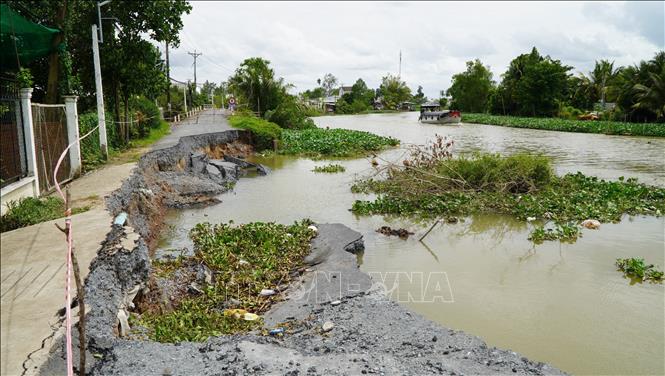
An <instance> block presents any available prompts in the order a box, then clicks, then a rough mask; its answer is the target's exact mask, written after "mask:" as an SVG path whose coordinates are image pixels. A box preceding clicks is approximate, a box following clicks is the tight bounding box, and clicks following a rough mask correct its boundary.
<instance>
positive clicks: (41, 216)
mask: <svg viewBox="0 0 665 376" xmlns="http://www.w3.org/2000/svg"><path fill="white" fill-rule="evenodd" d="M86 210H88V208H87V207H86V208H75V209H73V210H72V212H73V213H74V214H76V213H81V212H84V211H86ZM64 215H65V204H64V202H63V201H62V199H60V198H59V197H53V196H52V197H46V198H38V197H26V198H22V199H20V200H18V201H9V202H8V203H7V212H6V213H5V214H4V215H3V216H2V217H1V218H0V232H5V231H11V230H15V229H17V228H21V227H26V226H32V225H34V224H37V223H41V222H45V221H50V220H52V219H57V218H62V217H63V216H64Z"/></svg>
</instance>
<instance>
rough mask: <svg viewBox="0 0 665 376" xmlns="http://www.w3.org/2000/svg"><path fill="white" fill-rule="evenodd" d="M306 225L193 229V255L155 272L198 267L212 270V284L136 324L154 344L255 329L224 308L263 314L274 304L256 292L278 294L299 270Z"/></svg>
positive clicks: (257, 325) (308, 235)
mask: <svg viewBox="0 0 665 376" xmlns="http://www.w3.org/2000/svg"><path fill="white" fill-rule="evenodd" d="M310 223H311V222H309V221H308V220H304V221H301V222H297V223H294V224H293V225H288V226H287V225H281V224H277V223H263V222H254V223H248V224H243V225H238V226H234V225H233V223H232V222H230V223H228V224H225V223H222V224H219V225H211V224H209V223H201V224H198V225H196V227H194V229H192V231H191V233H190V237H191V238H192V240H193V241H194V249H195V256H194V257H193V258H191V259H189V260H187V261H183V260H180V259H179V260H175V261H172V262H171V263H179V264H177V265H168V264H169V262H161V263H159V266H158V269H159V271H160V273H166V274H169V273H173V270H174V267H180V266H182V263H186V262H190V263H202V264H203V265H205V266H206V267H207V268H209V269H210V270H211V271H212V274H213V275H214V278H213V281H212V283H210V284H207V285H206V286H204V287H203V288H202V293H201V294H199V295H193V296H188V297H186V298H185V299H183V300H182V301H181V302H179V303H177V306H176V307H175V309H173V310H172V311H170V312H165V313H164V312H144V313H143V314H142V316H141V319H140V323H141V324H142V325H144V326H146V327H147V328H148V329H149V333H150V334H149V335H150V337H151V338H152V339H154V340H157V341H159V342H179V341H203V340H205V339H207V338H208V337H210V336H218V335H221V334H230V333H238V332H245V331H249V330H252V329H257V328H260V327H261V321H260V320H256V321H245V320H243V319H242V318H236V317H234V316H233V315H230V314H229V312H231V311H230V309H231V308H233V309H235V308H242V309H244V310H247V311H248V312H252V313H257V314H258V313H263V312H265V311H267V310H268V309H269V308H270V306H271V305H272V303H273V302H275V301H277V300H278V299H279V298H278V297H277V296H276V295H273V296H262V295H261V291H262V290H263V289H271V290H278V289H279V286H283V285H285V284H288V283H289V282H290V281H291V279H292V278H293V276H294V272H296V271H297V270H298V269H299V268H301V267H302V265H303V264H302V261H303V259H304V257H305V256H306V255H307V254H308V253H309V252H310V243H309V242H310V239H311V238H312V237H313V236H314V235H315V233H314V231H312V230H310V229H309V228H308V227H307V226H308V225H309V224H310ZM295 275H297V274H295Z"/></svg>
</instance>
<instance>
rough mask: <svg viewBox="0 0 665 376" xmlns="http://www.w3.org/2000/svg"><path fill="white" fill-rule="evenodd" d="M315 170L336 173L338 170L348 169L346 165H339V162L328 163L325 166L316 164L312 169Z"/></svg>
mask: <svg viewBox="0 0 665 376" xmlns="http://www.w3.org/2000/svg"><path fill="white" fill-rule="evenodd" d="M312 171H313V172H324V173H328V174H336V173H338V172H344V171H346V167H344V166H342V165H339V164H334V163H331V164H327V165H325V166H316V167H314V169H313V170H312Z"/></svg>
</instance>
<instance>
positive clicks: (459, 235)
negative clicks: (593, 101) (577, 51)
mask: <svg viewBox="0 0 665 376" xmlns="http://www.w3.org/2000/svg"><path fill="white" fill-rule="evenodd" d="M415 116H417V115H414V114H395V115H368V116H355V117H347V116H344V117H324V118H317V119H316V121H317V123H319V125H325V126H331V127H334V126H338V127H346V128H355V129H366V130H371V131H373V132H377V133H382V134H386V135H392V136H395V137H398V138H400V139H401V140H403V141H404V142H417V143H423V141H424V140H425V139H426V138H427V137H430V136H431V135H433V134H434V133H435V132H438V133H443V134H446V133H448V131H449V132H451V133H454V136H455V137H456V142H457V148H458V151H459V152H464V151H469V150H478V149H482V150H490V151H496V152H514V151H520V150H528V151H539V152H543V153H545V154H547V155H551V156H552V157H554V158H555V161H556V164H557V169H558V170H559V171H574V170H577V167H579V169H580V170H582V171H583V172H585V173H589V174H596V175H601V176H603V177H605V178H611V177H616V176H621V175H624V176H637V177H639V178H640V179H641V180H645V181H651V182H662V181H663V179H664V178H665V176H664V174H665V166H663V163H664V162H663V158H662V150H663V147H665V144H663V142H665V140H658V139H651V140H649V139H645V138H626V137H610V136H602V135H585V134H568V133H560V132H544V131H533V130H521V129H513V128H501V127H487V126H475V125H461V126H458V127H441V126H433V125H432V126H421V125H418V124H417V123H415V121H412V120H415ZM412 118H413V119H412ZM444 131H446V132H444ZM649 142H651V143H649ZM626 145H628V146H626ZM656 146H658V147H660V149H659V150H657V147H656ZM627 150H630V152H631V153H633V154H629V155H628V154H627V155H625V160H624V161H622V162H619V159H621V158H620V157H621V154H622V153H624V152H626V151H627ZM401 154H402V151H399V150H391V151H387V152H385V153H382V154H381V157H383V158H387V159H390V158H398V157H399V155H401ZM256 159H257V161H258V162H261V163H264V164H266V165H268V166H269V167H271V168H273V173H271V174H270V175H268V176H263V177H253V178H246V179H241V180H240V181H239V182H238V184H237V185H236V188H235V190H234V192H232V193H227V194H224V195H221V196H220V197H219V198H220V199H221V200H222V203H221V204H218V205H215V206H211V207H207V208H199V209H191V210H181V211H174V212H171V213H170V214H169V217H168V219H167V221H168V223H169V224H171V231H169V232H168V234H166V235H165V237H164V239H163V241H162V243H163V244H162V245H163V246H174V247H176V246H188V245H189V241H188V240H187V232H188V231H189V229H191V228H192V227H193V225H194V224H196V223H198V222H201V221H210V222H220V221H228V220H231V219H232V220H234V221H235V222H237V223H242V222H250V221H278V222H282V223H290V222H292V221H295V220H299V219H301V218H303V217H309V218H311V219H313V220H315V221H317V222H340V223H344V224H346V225H347V226H349V227H351V228H353V229H356V230H357V231H360V232H361V233H362V234H363V236H364V240H365V245H366V249H365V252H364V254H363V255H361V256H359V262H360V263H361V269H362V270H364V271H366V272H368V273H371V274H372V275H373V276H374V277H380V278H384V279H385V281H386V284H387V285H388V286H389V287H390V286H393V287H394V286H397V287H398V288H397V289H396V290H394V291H393V294H392V295H391V297H392V298H394V299H397V300H399V301H400V302H402V304H405V305H407V306H409V307H410V308H412V309H413V310H414V311H417V312H419V313H421V314H423V315H425V316H426V317H428V318H429V319H431V320H434V321H437V322H440V323H441V324H443V325H446V326H449V327H452V328H455V329H462V330H465V331H467V332H469V333H472V334H475V335H478V336H481V337H482V338H483V339H485V340H486V341H488V343H489V344H490V345H494V346H500V347H503V348H510V349H513V350H515V351H518V352H520V353H523V354H524V355H526V356H528V357H530V358H532V359H535V360H540V361H547V362H551V363H552V364H553V365H555V366H557V367H560V368H562V369H564V370H566V371H569V372H572V373H579V374H590V373H593V374H628V373H630V374H635V373H641V374H662V373H663V367H664V365H663V352H664V351H665V349H664V339H663V328H664V318H663V312H664V309H665V306H664V304H665V301H664V294H663V292H664V287H663V285H652V284H637V285H634V286H631V285H630V281H629V280H627V279H625V278H623V277H622V275H621V273H619V272H617V271H616V269H615V267H614V261H615V259H616V258H619V257H644V258H646V259H647V260H649V261H650V262H653V263H656V264H658V265H661V266H663V265H664V264H665V260H664V259H665V256H664V254H663V244H664V241H665V239H664V236H665V235H664V234H663V228H664V226H665V219H663V218H653V217H634V218H626V219H624V220H623V221H622V222H621V223H619V224H604V225H603V226H602V227H601V229H600V230H597V231H591V230H584V232H583V237H582V238H581V239H580V240H578V241H577V242H576V243H575V244H560V243H558V242H546V243H545V244H542V245H539V246H535V247H534V245H533V244H531V243H530V242H529V241H527V237H528V234H529V232H530V230H531V226H532V225H531V224H527V223H525V222H523V221H517V220H515V219H512V218H509V217H505V216H497V215H474V216H471V217H468V218H464V220H463V221H461V222H459V223H456V224H449V223H443V224H439V225H437V226H436V227H435V228H434V230H432V232H431V233H430V234H429V235H428V236H427V237H426V238H425V239H424V241H423V242H419V241H418V239H419V238H420V237H421V236H422V234H424V233H425V231H427V229H428V228H429V227H430V225H431V224H432V223H418V222H414V221H411V220H407V219H399V218H383V217H381V216H371V217H357V216H355V215H353V213H351V212H349V210H348V209H349V208H350V207H351V204H352V203H353V201H354V200H356V199H368V198H369V197H371V196H366V195H360V194H352V193H351V192H350V190H349V185H350V184H351V183H352V182H353V180H354V177H355V176H356V175H367V174H368V173H371V172H372V167H371V165H370V164H369V162H368V160H366V159H355V160H342V161H339V162H338V163H340V164H342V165H344V166H345V167H346V169H347V171H346V173H343V174H314V173H313V172H311V170H312V169H313V168H314V166H317V165H322V164H325V163H327V161H312V160H307V159H297V158H290V157H283V156H272V157H270V158H262V157H257V158H256ZM382 225H388V226H390V227H393V228H406V229H409V230H411V231H414V232H415V233H416V234H415V235H413V236H411V237H410V238H409V239H407V240H402V239H399V238H396V237H387V236H384V235H382V234H379V233H377V232H376V231H375V230H376V229H377V228H379V227H380V226H382ZM427 275H434V276H438V277H441V276H442V275H445V278H446V279H445V281H447V282H446V283H447V284H448V285H447V286H449V288H450V291H449V295H450V298H451V299H443V300H442V301H441V300H435V301H432V302H423V301H422V299H421V300H418V299H410V297H413V296H416V297H417V296H419V295H418V294H421V293H423V292H425V293H426V294H430V293H432V291H429V290H428V289H429V285H427V286H428V287H427V288H425V289H424V291H423V289H422V288H420V286H423V284H422V283H420V280H419V279H418V278H421V277H420V276H423V277H424V276H427ZM375 280H376V278H375ZM394 281H397V285H394V284H393V283H392V282H394ZM443 285H444V287H445V283H443ZM444 292H446V294H448V292H447V290H446V289H445V288H444ZM445 296H446V297H447V296H448V295H445ZM449 300H452V302H450V301H449Z"/></svg>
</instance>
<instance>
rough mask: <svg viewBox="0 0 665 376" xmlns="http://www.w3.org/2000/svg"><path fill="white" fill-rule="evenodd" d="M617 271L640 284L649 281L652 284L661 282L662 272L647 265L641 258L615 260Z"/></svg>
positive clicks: (653, 266) (651, 265)
mask: <svg viewBox="0 0 665 376" xmlns="http://www.w3.org/2000/svg"><path fill="white" fill-rule="evenodd" d="M616 266H617V269H618V270H620V271H622V272H623V275H624V276H625V277H628V278H632V279H635V280H638V281H640V282H643V281H650V282H654V283H658V282H662V281H663V272H662V271H661V270H658V269H657V268H656V266H655V265H653V264H649V265H647V264H646V263H645V262H644V259H642V258H625V259H617V260H616Z"/></svg>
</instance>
